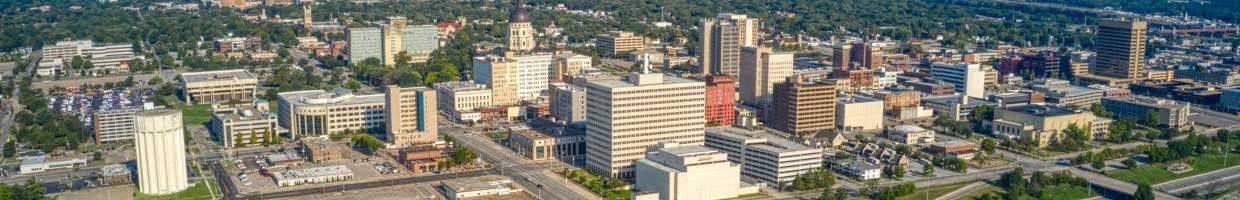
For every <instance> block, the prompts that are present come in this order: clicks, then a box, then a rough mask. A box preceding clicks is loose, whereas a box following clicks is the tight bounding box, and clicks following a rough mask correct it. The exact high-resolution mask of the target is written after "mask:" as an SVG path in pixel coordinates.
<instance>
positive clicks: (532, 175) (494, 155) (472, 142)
mask: <svg viewBox="0 0 1240 200" xmlns="http://www.w3.org/2000/svg"><path fill="white" fill-rule="evenodd" d="M440 124H451V123H448V122H447V121H444V120H441V123H440ZM439 132H440V133H443V134H445V135H449V136H452V137H453V138H455V139H456V140H457V141H459V142H462V143H464V144H465V146H466V147H469V148H470V149H471V150H474V152H475V153H476V154H477V155H478V156H479V158H482V160H484V161H486V162H487V163H490V164H491V165H492V166H493V168H496V169H498V170H499V172H501V173H500V175H503V176H508V177H510V178H512V179H513V180H515V181H516V182H517V183H518V184H520V185H521V186H522V187H524V188H526V189H528V190H530V192H531V194H533V195H535V196H536V197H539V198H540V199H564V200H579V199H600V198H601V197H599V196H596V195H594V194H593V193H590V192H589V191H588V190H585V189H584V188H581V187H580V186H578V185H576V184H573V183H570V182H568V181H566V180H563V179H562V178H557V177H553V175H548V172H550V171H551V170H553V169H560V168H566V167H569V166H567V165H566V164H563V163H561V162H558V161H552V162H543V163H535V162H532V161H529V160H526V159H525V158H522V157H519V156H517V155H516V154H514V153H512V152H511V150H508V148H506V147H503V146H501V145H499V144H497V143H495V142H494V141H491V140H490V138H487V137H486V136H483V135H480V134H471V133H469V130H467V129H461V128H456V127H441V128H440V129H439Z"/></svg>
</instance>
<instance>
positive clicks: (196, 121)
mask: <svg viewBox="0 0 1240 200" xmlns="http://www.w3.org/2000/svg"><path fill="white" fill-rule="evenodd" d="M159 98H163V100H164V102H168V105H172V107H173V108H178V109H181V116H182V119H181V120H183V121H184V123H185V125H191V126H196V125H202V124H205V123H208V122H211V117H212V112H211V105H207V104H199V105H186V104H185V102H183V101H181V99H178V98H177V97H175V96H160V97H159Z"/></svg>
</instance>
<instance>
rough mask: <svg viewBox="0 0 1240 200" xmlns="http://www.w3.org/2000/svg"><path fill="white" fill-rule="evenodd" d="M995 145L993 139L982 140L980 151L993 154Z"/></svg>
mask: <svg viewBox="0 0 1240 200" xmlns="http://www.w3.org/2000/svg"><path fill="white" fill-rule="evenodd" d="M995 145H996V144H995V140H994V139H990V138H986V139H983V140H982V151H983V152H986V153H987V154H994V153H995Z"/></svg>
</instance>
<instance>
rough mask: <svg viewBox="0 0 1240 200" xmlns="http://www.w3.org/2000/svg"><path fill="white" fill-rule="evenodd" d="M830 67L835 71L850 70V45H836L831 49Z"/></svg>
mask: <svg viewBox="0 0 1240 200" xmlns="http://www.w3.org/2000/svg"><path fill="white" fill-rule="evenodd" d="M831 67H833V68H835V69H837V70H840V69H842V70H848V69H851V68H852V45H851V44H837V45H835V47H832V48H831Z"/></svg>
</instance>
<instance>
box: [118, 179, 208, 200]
mask: <svg viewBox="0 0 1240 200" xmlns="http://www.w3.org/2000/svg"><path fill="white" fill-rule="evenodd" d="M204 183H205V184H204ZM207 184H211V190H213V191H215V194H216V195H221V194H223V193H221V192H220V186H219V185H218V184H216V183H215V180H213V179H206V180H204V181H200V182H198V183H195V184H194V186H190V187H189V188H186V189H185V191H181V192H177V193H173V194H169V195H145V194H142V193H141V192H138V191H139V190H138V189H136V188H135V189H134V193H136V194H135V195H134V199H136V200H211V192H209V191H207Z"/></svg>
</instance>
